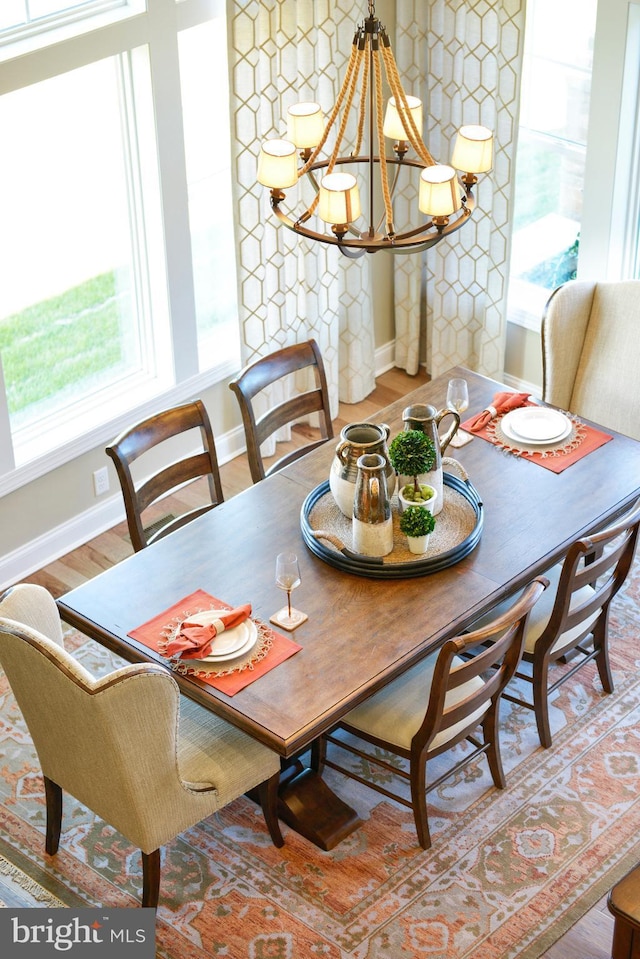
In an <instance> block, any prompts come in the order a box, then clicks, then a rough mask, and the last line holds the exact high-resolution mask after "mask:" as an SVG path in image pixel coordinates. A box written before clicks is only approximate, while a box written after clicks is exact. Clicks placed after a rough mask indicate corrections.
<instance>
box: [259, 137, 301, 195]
mask: <svg viewBox="0 0 640 959" xmlns="http://www.w3.org/2000/svg"><path fill="white" fill-rule="evenodd" d="M297 182H298V157H297V154H296V148H295V146H294V144H293V143H290V142H289V141H288V140H265V141H264V143H263V144H262V146H261V148H260V156H259V157H258V183H262V185H263V186H268V187H271V189H272V190H273V189H280V190H283V189H284V188H285V187H288V186H293V185H294V183H297Z"/></svg>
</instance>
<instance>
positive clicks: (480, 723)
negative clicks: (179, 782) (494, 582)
mask: <svg viewBox="0 0 640 959" xmlns="http://www.w3.org/2000/svg"><path fill="white" fill-rule="evenodd" d="M547 584H548V581H547V580H546V579H545V578H544V577H537V578H536V579H535V580H533V581H532V582H531V583H530V584H529V585H528V586H527V588H526V589H525V591H524V593H523V594H522V596H520V598H519V599H518V600H517V601H516V602H515V603H513V604H512V606H511V608H510V609H509V610H507V611H506V612H503V613H501V614H500V615H498V616H496V617H495V618H494V619H493V620H492V621H490V622H488V623H487V624H486V625H484V626H483V627H482V628H481V629H479V630H475V631H474V632H472V633H468V634H465V635H461V636H457V637H455V638H454V639H450V640H448V641H447V642H446V643H445V645H444V646H443V647H442V649H441V650H439V651H436V652H434V653H432V654H431V655H430V656H428V657H427V658H426V659H423V660H422V661H421V662H419V663H418V664H417V665H416V666H414V667H412V668H411V669H409V670H408V671H407V672H406V673H403V674H402V675H401V676H399V677H398V678H397V679H396V680H394V681H393V682H392V683H390V684H389V685H388V686H385V687H384V688H383V689H381V690H380V691H379V692H377V693H374V694H373V695H372V696H370V697H369V699H366V700H365V701H364V702H363V703H361V704H360V705H359V706H356V707H355V709H352V710H351V711H350V712H349V713H347V714H346V716H345V717H344V718H343V719H342V720H341V721H340V723H338V724H337V726H335V727H334V729H333V730H331V731H330V733H328V734H325V735H324V736H322V737H321V738H320V739H319V740H317V741H316V742H315V743H314V745H313V747H312V757H311V764H312V768H314V769H315V770H316V771H317V772H321V771H322V769H323V767H324V766H329V767H331V768H332V769H337V770H339V771H340V772H342V773H344V774H345V775H346V776H348V777H350V778H351V779H355V780H357V781H358V782H360V783H363V784H364V785H366V786H369V787H370V788H372V789H375V790H376V791H377V792H380V793H382V794H383V795H385V796H388V797H390V798H391V799H395V800H396V801H397V802H400V803H402V804H403V805H405V806H408V807H410V808H412V809H413V815H414V819H415V824H416V831H417V834H418V841H419V843H420V845H421V846H422V848H423V849H429V848H430V846H431V836H430V833H429V823H428V818H427V801H426V796H427V793H429V792H431V790H432V789H435V788H436V786H439V785H440V783H441V782H442V781H443V780H444V779H446V778H448V777H449V776H451V774H452V773H453V772H455V771H456V770H459V769H462V768H464V767H465V766H466V765H467V764H468V763H470V762H471V761H472V760H473V759H475V758H476V756H479V755H481V754H483V753H486V754H487V759H488V762H489V769H490V771H491V776H492V778H493V782H494V784H495V785H496V786H497V787H498V788H499V789H504V787H505V785H506V781H505V775H504V770H503V767H502V759H501V756H500V743H499V725H498V718H499V703H500V697H501V695H502V692H503V690H504V688H505V686H506V685H507V683H508V682H509V680H510V679H511V677H512V676H513V674H514V672H515V670H516V668H517V666H518V663H519V661H520V657H521V655H522V646H523V641H524V630H525V626H526V622H527V617H528V615H529V613H530V611H531V609H532V608H533V607H534V604H535V603H536V602H537V600H538V599H539V597H540V596H541V594H542V592H543V590H544V589H545V588H546V586H547ZM483 643H486V644H487V645H486V647H484V646H482V644H483ZM475 647H479V651H478V652H477V654H476V655H474V656H471V657H470V658H467V659H465V658H463V656H464V654H465V651H467V650H469V649H473V648H475ZM478 727H481V729H482V738H481V739H479V738H478V737H477V736H476V735H475V732H476V730H477V729H478ZM338 730H342V731H344V732H346V733H348V734H349V735H350V737H353V738H354V739H355V740H356V743H355V744H354V742H353V741H352V739H345V738H343V737H338V736H337V735H336V732H337V731H338ZM463 740H468V741H469V742H470V743H471V745H472V747H473V748H472V749H471V750H467V751H466V752H465V753H464V754H463V756H462V757H461V758H460V759H459V760H457V761H456V762H455V763H454V764H453V765H452V766H451V767H450V768H449V769H448V770H447V771H446V772H445V773H443V774H442V775H441V776H439V777H438V778H437V779H436V780H435V781H434V782H432V783H429V784H427V762H428V760H429V759H432V758H433V757H435V756H437V755H439V754H440V753H444V752H446V751H447V750H449V749H451V748H452V747H453V746H455V745H456V744H458V743H461V742H462V741H463ZM327 744H331V745H332V746H333V747H334V748H333V749H332V751H331V754H329V751H328V749H327ZM366 744H369V745H371V746H373V747H374V750H369V749H368V748H366ZM339 749H341V750H344V751H346V752H348V753H350V754H351V755H354V756H356V757H358V759H359V760H364V765H362V766H361V768H362V771H363V772H365V771H366V770H368V769H373V770H375V768H376V767H379V768H380V769H382V770H383V771H384V775H385V778H386V779H388V778H389V775H391V776H392V777H394V776H397V777H400V778H402V779H404V780H405V781H408V782H409V784H410V791H411V799H410V800H408V799H406V798H405V797H404V796H402V795H401V794H399V793H396V792H393V791H391V790H390V789H388V788H387V787H386V786H383V785H381V784H380V783H378V782H375V781H374V780H372V779H369V778H364V776H362V775H360V774H359V773H358V772H357V771H356V770H355V769H353V768H351V767H350V766H346V765H344V764H341V763H339V762H338V761H337V759H336V758H335V753H336V751H337V750H339ZM381 750H385V751H388V752H390V753H393V754H394V755H397V756H400V757H402V759H405V760H407V761H408V763H409V769H408V771H407V770H405V769H403V768H401V767H400V766H399V765H398V764H397V763H392V762H389V761H387V760H386V759H385V758H384V757H383V756H382V755H381V752H380V751H381Z"/></svg>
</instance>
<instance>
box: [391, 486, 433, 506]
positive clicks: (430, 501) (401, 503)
mask: <svg viewBox="0 0 640 959" xmlns="http://www.w3.org/2000/svg"><path fill="white" fill-rule="evenodd" d="M409 485H413V484H409V483H405V486H409ZM420 486H422V487H425V486H426V487H427V488H428V489H430V490H431V492H432V496H431V498H430V499H427V500H417V501H416V500H410V499H405V497H404V496H403V495H402V492H403V490H404V488H405V487H404V486H401V487H399V488H398V509H399V511H400V512H401V513H404V511H405V509H406V508H407V506H424V508H425V509H428V510H429V512H430V513H433V508H434V506H435V504H436V499H437V497H438V494H437V492H436V490H435V488H434V487H433V486H429V485H428V483H421V484H420Z"/></svg>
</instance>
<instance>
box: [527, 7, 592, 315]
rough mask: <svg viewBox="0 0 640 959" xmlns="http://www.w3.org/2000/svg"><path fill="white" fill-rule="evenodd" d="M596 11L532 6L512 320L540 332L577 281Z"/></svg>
mask: <svg viewBox="0 0 640 959" xmlns="http://www.w3.org/2000/svg"><path fill="white" fill-rule="evenodd" d="M596 8H597V0H527V27H526V34H525V50H524V67H523V76H522V91H521V100H520V128H519V134H518V151H517V157H516V188H515V200H514V232H513V245H512V253H511V268H510V281H509V284H510V285H509V320H510V321H512V322H517V323H520V324H521V325H524V326H530V327H531V328H533V329H538V327H539V323H540V317H541V315H542V311H543V308H544V304H545V302H546V300H547V299H548V297H549V294H550V293H551V291H552V290H553V289H554V288H555V287H556V286H558V285H559V284H560V283H562V282H564V281H565V280H567V279H570V278H572V277H574V276H575V275H576V269H577V262H578V255H579V249H580V230H581V217H582V196H583V183H584V176H585V162H586V148H587V130H588V119H589V101H590V90H591V71H592V61H593V46H594V34H595V25H596ZM550 24H553V29H551V28H550Z"/></svg>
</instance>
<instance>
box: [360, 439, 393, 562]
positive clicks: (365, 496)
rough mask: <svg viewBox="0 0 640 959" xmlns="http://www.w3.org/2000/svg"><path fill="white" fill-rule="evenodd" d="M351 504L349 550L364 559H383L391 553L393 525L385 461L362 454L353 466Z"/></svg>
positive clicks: (373, 455)
mask: <svg viewBox="0 0 640 959" xmlns="http://www.w3.org/2000/svg"><path fill="white" fill-rule="evenodd" d="M357 466H358V476H357V479H356V484H355V495H354V500H353V525H352V529H353V548H354V549H355V550H356V552H358V553H362V554H363V555H364V556H386V555H387V554H388V553H390V552H391V550H392V549H393V521H392V519H391V502H390V500H389V493H388V491H387V477H386V466H387V464H386V460H385V458H384V456H380V454H379V453H365V455H364V456H360V457H359V458H358V462H357Z"/></svg>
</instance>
